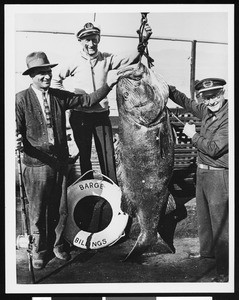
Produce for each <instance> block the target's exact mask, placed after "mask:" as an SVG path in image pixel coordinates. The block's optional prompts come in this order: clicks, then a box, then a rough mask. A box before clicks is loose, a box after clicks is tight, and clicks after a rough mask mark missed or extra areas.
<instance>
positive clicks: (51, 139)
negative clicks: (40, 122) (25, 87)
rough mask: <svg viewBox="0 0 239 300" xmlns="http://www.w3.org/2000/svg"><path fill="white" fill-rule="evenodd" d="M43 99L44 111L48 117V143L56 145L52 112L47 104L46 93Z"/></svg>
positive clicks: (43, 94)
mask: <svg viewBox="0 0 239 300" xmlns="http://www.w3.org/2000/svg"><path fill="white" fill-rule="evenodd" d="M42 99H43V105H44V111H45V115H46V126H47V132H48V141H49V143H50V144H53V145H54V133H53V128H52V122H51V112H50V107H49V105H48V102H47V98H46V93H44V92H43V93H42Z"/></svg>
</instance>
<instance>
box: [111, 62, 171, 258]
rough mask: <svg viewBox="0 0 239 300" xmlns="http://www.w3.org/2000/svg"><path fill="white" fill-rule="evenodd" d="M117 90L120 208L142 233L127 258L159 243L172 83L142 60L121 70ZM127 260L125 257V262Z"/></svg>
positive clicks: (166, 179) (166, 178)
mask: <svg viewBox="0 0 239 300" xmlns="http://www.w3.org/2000/svg"><path fill="white" fill-rule="evenodd" d="M120 72H121V74H122V76H121V78H120V79H119V81H118V84H117V88H116V94H117V105H118V111H119V142H118V143H117V148H116V156H117V177H118V181H119V185H120V187H121V189H122V210H123V211H124V212H126V213H128V214H129V215H130V216H131V217H136V218H137V220H138V223H139V226H140V234H139V236H138V239H137V241H136V244H135V246H134V247H133V249H132V250H131V251H130V253H129V254H128V256H127V257H126V259H129V258H133V257H138V256H140V255H141V254H143V253H145V252H147V251H148V250H149V249H150V248H151V247H153V246H154V245H155V244H156V243H157V242H158V230H157V228H158V223H159V221H160V216H161V214H162V210H163V207H164V205H165V204H166V202H167V199H168V195H169V193H168V184H169V181H170V178H171V175H172V170H173V164H174V140H173V134H172V129H171V125H170V122H169V115H168V110H167V109H166V104H167V100H168V95H169V90H168V85H167V83H166V82H165V81H164V79H163V78H162V77H161V76H160V75H156V74H155V73H154V72H153V71H152V70H151V69H148V68H147V67H146V66H145V65H143V64H142V63H139V64H136V65H131V66H128V67H126V68H124V69H121V71H120ZM126 259H125V260H126Z"/></svg>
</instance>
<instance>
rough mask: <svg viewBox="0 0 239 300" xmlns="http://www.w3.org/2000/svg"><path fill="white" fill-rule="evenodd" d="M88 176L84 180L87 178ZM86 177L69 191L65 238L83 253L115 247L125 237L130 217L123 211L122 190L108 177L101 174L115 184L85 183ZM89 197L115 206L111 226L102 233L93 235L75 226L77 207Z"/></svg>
mask: <svg viewBox="0 0 239 300" xmlns="http://www.w3.org/2000/svg"><path fill="white" fill-rule="evenodd" d="M91 171H92V170H91ZM91 171H90V172H91ZM88 172H89V171H88ZM88 172H86V173H88ZM86 173H85V174H86ZM85 174H84V175H83V176H85ZM83 176H81V177H80V178H79V179H77V180H76V181H75V182H74V183H73V184H72V185H71V186H69V187H68V191H67V202H68V218H67V222H66V226H65V229H64V237H65V239H66V240H67V241H69V242H70V243H71V244H73V245H74V246H76V247H79V248H83V249H100V248H103V247H106V246H110V245H113V244H114V243H115V242H117V241H118V240H119V239H120V238H121V237H122V236H124V229H125V227H126V225H127V222H128V217H129V216H128V214H126V213H124V212H123V211H122V210H121V208H120V203H121V195H122V193H121V190H120V188H119V187H118V186H117V185H116V184H115V183H114V182H113V181H112V180H111V179H109V178H108V177H106V176H105V175H102V174H101V176H102V177H106V178H107V179H108V180H110V182H112V183H109V182H107V181H105V180H102V179H88V180H81V178H82V177H83ZM87 196H99V197H101V198H104V199H105V200H107V202H108V203H109V204H110V206H111V209H112V219H111V221H110V223H109V225H108V226H107V227H106V228H105V229H103V230H101V231H99V232H95V233H92V232H88V231H84V230H82V229H80V228H79V227H78V225H77V224H76V222H75V219H74V211H75V207H76V205H77V204H78V203H79V202H80V201H81V200H82V199H84V198H85V197H87Z"/></svg>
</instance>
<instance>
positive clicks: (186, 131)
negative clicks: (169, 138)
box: [183, 123, 196, 139]
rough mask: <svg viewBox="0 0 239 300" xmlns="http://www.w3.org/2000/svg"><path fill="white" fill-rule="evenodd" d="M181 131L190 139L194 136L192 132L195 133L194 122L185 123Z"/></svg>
mask: <svg viewBox="0 0 239 300" xmlns="http://www.w3.org/2000/svg"><path fill="white" fill-rule="evenodd" d="M183 133H184V134H186V135H187V136H188V137H189V138H190V139H191V138H192V137H193V136H194V134H195V133H196V126H195V124H189V123H186V124H185V126H184V128H183Z"/></svg>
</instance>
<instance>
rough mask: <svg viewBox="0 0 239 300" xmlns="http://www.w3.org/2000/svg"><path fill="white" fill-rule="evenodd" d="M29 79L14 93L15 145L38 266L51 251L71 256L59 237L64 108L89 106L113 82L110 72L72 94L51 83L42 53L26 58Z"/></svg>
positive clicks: (64, 213)
mask: <svg viewBox="0 0 239 300" xmlns="http://www.w3.org/2000/svg"><path fill="white" fill-rule="evenodd" d="M26 63H27V70H26V71H24V72H23V75H29V76H30V77H31V79H32V84H31V85H30V87H29V88H27V89H25V90H23V91H20V92H18V93H17V94H16V126H17V137H16V149H17V150H22V142H23V152H24V154H23V166H24V171H23V174H22V176H23V182H24V188H25V191H26V196H27V199H28V201H29V219H30V232H31V235H32V237H33V250H32V253H33V267H34V268H35V269H42V268H43V267H44V266H45V264H46V263H47V261H48V260H49V259H50V258H52V255H53V254H54V256H56V257H57V258H59V259H62V260H68V259H69V258H70V255H69V253H67V252H66V249H65V247H64V240H63V230H64V226H65V222H66V217H67V205H66V194H67V193H66V191H67V170H68V157H69V153H68V147H67V138H66V124H65V123H66V118H65V111H66V110H67V109H73V108H79V107H89V106H91V105H94V104H97V103H98V102H99V101H101V100H102V99H104V98H105V97H106V95H107V94H108V93H109V92H110V90H111V89H112V87H113V85H114V84H116V82H117V79H118V77H119V76H118V75H117V72H116V71H111V72H110V74H109V76H108V78H107V82H106V83H105V84H103V85H102V87H101V88H100V89H98V90H96V91H95V92H93V93H91V94H86V93H85V94H80V95H76V94H74V93H71V92H69V91H62V90H58V89H53V88H50V84H51V78H52V68H54V67H56V65H57V64H50V62H49V60H48V58H47V56H46V54H45V53H44V52H39V51H38V52H33V53H30V54H29V55H28V56H27V58H26Z"/></svg>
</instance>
